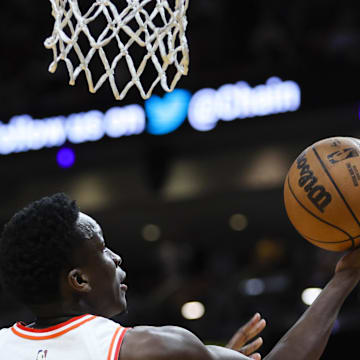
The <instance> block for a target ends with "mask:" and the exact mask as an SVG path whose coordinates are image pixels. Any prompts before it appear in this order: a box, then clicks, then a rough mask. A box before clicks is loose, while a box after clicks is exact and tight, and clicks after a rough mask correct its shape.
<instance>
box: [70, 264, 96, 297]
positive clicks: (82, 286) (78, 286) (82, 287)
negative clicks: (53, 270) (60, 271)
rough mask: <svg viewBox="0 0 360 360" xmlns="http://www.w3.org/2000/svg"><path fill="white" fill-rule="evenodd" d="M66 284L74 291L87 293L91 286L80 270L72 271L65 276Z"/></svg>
mask: <svg viewBox="0 0 360 360" xmlns="http://www.w3.org/2000/svg"><path fill="white" fill-rule="evenodd" d="M67 280H68V284H69V285H70V287H71V288H72V289H74V290H76V291H80V292H89V291H90V290H91V286H90V283H89V278H88V276H87V275H86V274H85V273H84V272H83V271H81V270H80V269H72V270H70V271H69V273H68V276H67Z"/></svg>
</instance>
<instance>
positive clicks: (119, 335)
mask: <svg viewBox="0 0 360 360" xmlns="http://www.w3.org/2000/svg"><path fill="white" fill-rule="evenodd" d="M127 330H128V328H124V327H122V326H120V325H119V324H117V323H116V322H114V321H112V320H109V319H105V318H103V317H100V316H94V315H82V316H77V317H74V318H72V319H70V320H68V321H66V322H63V323H61V324H58V325H56V326H52V327H49V328H46V329H32V328H29V327H27V326H26V325H24V324H22V323H19V322H18V323H16V324H15V325H14V326H12V327H11V328H6V329H2V330H0V354H1V355H0V357H1V359H14V360H15V359H16V360H64V359H67V360H117V359H118V357H119V352H120V347H121V343H122V340H123V338H124V335H125V333H126V331H127Z"/></svg>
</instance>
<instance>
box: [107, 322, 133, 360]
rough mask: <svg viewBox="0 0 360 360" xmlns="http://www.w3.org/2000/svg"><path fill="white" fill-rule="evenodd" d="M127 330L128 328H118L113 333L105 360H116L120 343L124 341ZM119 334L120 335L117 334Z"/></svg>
mask: <svg viewBox="0 0 360 360" xmlns="http://www.w3.org/2000/svg"><path fill="white" fill-rule="evenodd" d="M128 330H129V328H123V327H122V326H119V327H118V328H117V329H116V330H115V333H114V335H113V337H112V339H111V343H110V347H109V352H108V356H107V360H118V358H119V353H120V347H121V344H122V341H123V339H124V335H125V333H126V332H127V331H128ZM119 332H120V334H119ZM117 338H118V339H117Z"/></svg>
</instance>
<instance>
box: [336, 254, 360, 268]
mask: <svg viewBox="0 0 360 360" xmlns="http://www.w3.org/2000/svg"><path fill="white" fill-rule="evenodd" d="M344 270H355V271H358V272H359V273H360V248H359V249H356V250H353V251H351V252H349V253H347V254H346V255H344V256H343V257H342V258H341V259H340V260H339V261H338V263H337V265H336V268H335V272H336V273H337V272H340V271H344Z"/></svg>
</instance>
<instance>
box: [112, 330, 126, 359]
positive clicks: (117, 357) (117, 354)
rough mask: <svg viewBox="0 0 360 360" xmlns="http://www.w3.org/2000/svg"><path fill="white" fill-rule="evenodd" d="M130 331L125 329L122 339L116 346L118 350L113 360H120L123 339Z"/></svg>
mask: <svg viewBox="0 0 360 360" xmlns="http://www.w3.org/2000/svg"><path fill="white" fill-rule="evenodd" d="M128 330H129V329H128V328H127V329H124V331H123V333H122V334H121V336H120V339H119V341H118V343H117V345H116V350H115V355H114V359H113V360H118V359H119V353H120V347H121V344H122V342H123V339H124V336H125V334H126V332H127V331H128Z"/></svg>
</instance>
